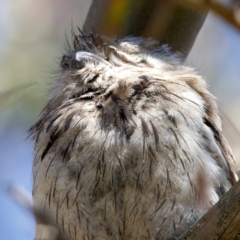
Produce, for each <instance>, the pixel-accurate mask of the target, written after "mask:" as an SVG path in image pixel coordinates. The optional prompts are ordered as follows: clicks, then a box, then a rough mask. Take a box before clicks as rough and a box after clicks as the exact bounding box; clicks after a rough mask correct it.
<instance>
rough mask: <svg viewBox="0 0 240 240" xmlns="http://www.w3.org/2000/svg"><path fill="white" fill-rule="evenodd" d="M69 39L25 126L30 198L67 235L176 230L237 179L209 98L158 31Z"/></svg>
mask: <svg viewBox="0 0 240 240" xmlns="http://www.w3.org/2000/svg"><path fill="white" fill-rule="evenodd" d="M73 46H74V47H73V49H69V51H68V52H67V53H66V54H65V55H64V56H63V57H62V60H61V64H60V66H61V75H60V77H59V79H58V80H57V81H56V82H55V85H54V88H53V89H52V90H51V94H50V99H49V101H48V103H47V105H46V107H45V108H44V109H43V112H42V114H41V116H40V119H39V121H38V122H37V123H36V124H35V125H34V126H33V127H32V128H31V133H32V136H33V139H34V141H35V160H34V165H33V177H34V186H33V199H34V206H35V207H42V208H43V209H45V210H46V211H47V212H49V214H50V216H51V217H52V219H53V220H54V222H55V224H56V225H57V226H58V228H59V229H60V231H61V232H62V233H63V234H64V235H65V236H67V238H68V239H71V240H81V239H89V240H90V239H97V240H108V239H109V240H110V239H116V240H120V239H129V240H131V239H138V240H141V239H161V240H162V239H176V238H178V237H179V236H181V234H183V233H184V232H185V231H187V230H188V229H189V228H190V227H191V226H192V225H193V224H194V223H196V221H198V220H199V218H201V217H202V216H203V215H204V214H205V213H206V212H207V211H208V210H209V209H210V208H211V207H212V206H213V205H214V204H215V203H216V202H217V201H218V200H219V198H220V195H221V194H222V193H224V192H225V191H227V190H228V189H229V188H230V187H231V186H232V184H234V183H235V182H236V180H237V177H236V174H235V172H234V159H233V156H232V154H231V150H230V149H229V146H228V144H227V142H226V141H225V139H224V137H223V136H222V132H221V121H220V118H219V114H218V107H217V101H216V99H215V97H213V95H212V94H211V93H210V92H209V91H208V89H207V86H206V83H205V80H204V79H203V78H202V77H201V76H199V75H198V74H197V73H196V72H195V70H194V69H192V68H190V67H187V66H184V65H183V64H182V60H181V57H180V56H179V55H178V54H174V53H172V52H171V51H170V49H169V48H168V46H166V45H161V46H160V45H159V43H158V42H157V41H155V40H152V39H144V38H140V37H132V36H130V37H126V38H123V39H107V38H104V37H100V36H98V35H89V36H87V35H83V34H80V35H78V36H75V37H74V43H73ZM41 234H42V233H41V228H40V227H39V226H38V225H37V232H36V239H38V240H40V239H41Z"/></svg>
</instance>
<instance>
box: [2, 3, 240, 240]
mask: <svg viewBox="0 0 240 240" xmlns="http://www.w3.org/2000/svg"><path fill="white" fill-rule="evenodd" d="M89 6H90V1H89V0H68V1H65V0H35V1H31V0H18V1H16V0H15V1H14V0H0V152H1V155H0V202H1V204H0V212H1V215H0V239H12V240H17V239H22V240H25V239H26V240H29V239H33V238H34V220H33V219H31V217H30V215H28V214H26V212H25V211H24V209H22V208H21V207H19V206H18V205H17V204H16V203H15V202H13V201H12V199H11V198H10V197H9V196H8V194H7V191H6V188H7V186H8V185H9V184H12V183H20V184H22V185H24V186H25V187H26V188H27V189H28V190H29V191H31V184H32V180H31V164H32V149H33V144H32V143H31V141H30V140H27V139H26V138H27V136H28V133H27V130H28V129H29V127H30V126H31V125H32V124H33V123H34V122H35V121H36V120H37V117H38V115H39V113H40V111H41V109H42V108H43V106H44V104H45V103H46V100H47V93H48V89H49V88H50V87H51V86H52V82H53V81H54V80H55V79H56V78H57V77H58V62H59V58H60V57H61V56H62V55H63V54H64V46H65V45H66V37H65V36H66V35H67V36H69V39H70V38H71V37H70V35H71V28H72V26H73V27H74V28H75V29H76V26H80V27H81V26H82V24H83V22H84V20H85V17H86V15H87V11H88V7H89ZM186 37H187V36H186ZM187 64H188V65H191V66H193V67H195V68H196V69H197V70H198V71H199V72H200V74H202V75H203V76H204V77H205V78H206V79H207V82H208V84H209V86H210V88H211V91H212V92H213V93H214V94H215V95H216V96H217V98H218V100H219V102H220V106H221V109H222V110H223V111H224V112H225V114H224V115H227V116H228V118H230V120H231V122H232V123H233V124H234V127H233V126H232V125H231V124H230V123H229V121H228V120H226V118H224V119H225V120H224V124H225V125H224V130H225V132H226V136H227V138H228V140H229V142H230V144H231V147H232V148H233V150H234V154H235V156H236V158H237V159H238V163H239V166H240V148H239V143H240V135H239V133H238V132H239V130H240V108H239V106H240V33H239V32H238V31H237V30H236V29H235V28H234V27H232V26H230V25H229V24H227V23H226V22H224V21H223V20H221V19H219V18H218V17H217V16H215V15H214V14H210V15H209V16H208V17H207V20H206V22H205V24H204V26H203V28H202V30H201V31H200V34H199V36H198V38H197V40H196V42H195V44H194V47H193V49H192V51H191V53H190V54H189V57H188V59H187Z"/></svg>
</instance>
